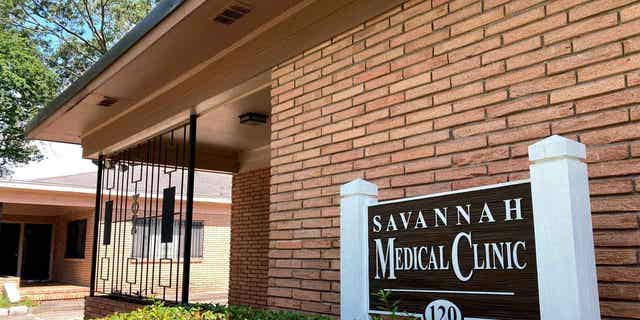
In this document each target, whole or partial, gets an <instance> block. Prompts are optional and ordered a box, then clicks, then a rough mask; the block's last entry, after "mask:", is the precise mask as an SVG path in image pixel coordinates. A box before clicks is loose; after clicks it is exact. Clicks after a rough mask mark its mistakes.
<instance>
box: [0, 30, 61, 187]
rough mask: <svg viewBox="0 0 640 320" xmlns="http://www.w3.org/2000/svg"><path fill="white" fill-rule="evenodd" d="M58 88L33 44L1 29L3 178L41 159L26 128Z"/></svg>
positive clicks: (0, 160)
mask: <svg viewBox="0 0 640 320" xmlns="http://www.w3.org/2000/svg"><path fill="white" fill-rule="evenodd" d="M57 87H58V83H57V77H56V75H55V74H54V73H53V72H52V71H51V70H49V68H48V67H47V66H46V65H45V64H44V63H43V62H42V60H41V59H40V55H39V54H38V52H37V50H36V49H35V45H34V44H33V42H32V41H31V40H30V39H28V38H27V37H25V36H24V35H22V34H20V33H19V32H16V31H14V30H11V29H6V28H0V177H3V176H6V175H7V174H10V173H11V170H10V167H12V166H15V165H17V164H25V163H28V162H29V161H33V160H37V159H40V158H41V157H42V156H41V155H40V153H39V152H38V149H37V146H35V145H34V144H33V143H31V142H29V141H27V140H26V136H25V132H24V126H25V125H26V123H27V122H28V121H29V120H30V119H31V118H32V117H33V116H34V115H35V114H36V112H37V111H38V110H39V109H40V108H41V107H42V106H43V105H44V104H45V103H46V102H47V101H48V100H49V99H51V97H53V95H54V94H55V92H56V89H57Z"/></svg>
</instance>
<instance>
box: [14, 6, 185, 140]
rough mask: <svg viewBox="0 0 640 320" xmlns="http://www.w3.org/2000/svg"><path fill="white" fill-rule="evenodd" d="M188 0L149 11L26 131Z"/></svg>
mask: <svg viewBox="0 0 640 320" xmlns="http://www.w3.org/2000/svg"><path fill="white" fill-rule="evenodd" d="M184 1H185V0H162V1H161V2H160V3H158V4H157V5H156V7H155V8H153V10H151V12H149V14H147V15H146V16H145V17H144V18H143V19H142V20H141V21H140V22H139V23H138V24H136V25H135V26H134V27H133V28H132V29H131V30H130V31H129V32H127V33H126V34H125V35H124V36H123V37H122V39H120V40H118V42H117V43H116V44H115V45H114V46H113V47H111V49H109V50H108V51H107V53H105V54H104V55H103V56H102V57H101V58H100V59H99V60H98V61H97V62H96V63H95V64H94V65H92V66H91V67H90V68H89V69H87V70H86V71H85V72H84V73H83V74H82V75H81V76H80V78H78V79H77V80H76V81H74V82H73V83H72V84H71V85H69V86H68V87H67V88H66V89H65V90H64V91H62V92H61V93H60V94H58V96H56V97H55V98H54V99H53V100H52V101H51V102H49V103H48V104H47V106H46V107H44V108H43V109H42V110H40V111H39V112H38V114H36V116H35V117H33V119H31V120H30V121H29V123H27V125H26V127H25V131H26V132H27V135H28V134H29V133H31V131H33V130H35V129H36V128H37V127H38V126H40V125H41V124H42V122H44V121H45V120H46V119H47V118H49V117H50V116H51V115H53V114H54V113H55V112H56V111H58V109H60V108H61V107H62V106H64V105H65V104H66V103H67V102H69V101H70V100H71V99H72V98H73V97H75V96H76V95H77V94H78V93H80V91H82V90H83V89H84V88H86V87H87V86H88V85H89V84H90V83H91V81H93V80H94V79H96V78H97V77H98V76H99V75H100V74H102V72H103V71H105V70H106V69H107V68H109V67H110V66H111V65H112V64H113V63H114V62H116V60H118V59H119V58H120V57H122V55H124V54H125V53H126V52H127V51H129V49H131V47H133V46H134V45H135V44H136V43H138V41H139V40H140V39H142V38H143V37H144V36H145V35H146V34H147V33H149V32H150V31H151V30H152V29H153V28H155V27H156V26H157V25H158V24H160V22H162V21H163V20H164V19H165V18H166V17H167V16H169V15H170V14H171V13H172V12H174V11H175V10H176V9H177V8H178V7H180V5H182V3H184Z"/></svg>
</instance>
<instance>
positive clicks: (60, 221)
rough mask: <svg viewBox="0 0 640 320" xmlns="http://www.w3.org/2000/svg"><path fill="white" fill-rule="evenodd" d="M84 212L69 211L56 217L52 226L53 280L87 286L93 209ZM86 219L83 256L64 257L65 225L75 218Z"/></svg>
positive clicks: (65, 243) (89, 273)
mask: <svg viewBox="0 0 640 320" xmlns="http://www.w3.org/2000/svg"><path fill="white" fill-rule="evenodd" d="M84 211H85V212H79V213H71V214H66V215H62V216H58V217H56V224H55V227H54V229H55V230H54V231H55V236H54V237H55V241H54V247H53V275H52V279H53V280H54V281H58V282H63V283H70V284H75V285H82V286H89V282H90V279H91V257H92V254H93V250H92V249H93V248H92V243H93V242H92V241H93V216H94V213H93V209H86V210H84ZM82 219H86V220H87V237H86V241H85V246H84V258H82V259H69V258H65V256H64V254H65V250H66V248H67V225H68V224H69V222H71V221H75V220H82Z"/></svg>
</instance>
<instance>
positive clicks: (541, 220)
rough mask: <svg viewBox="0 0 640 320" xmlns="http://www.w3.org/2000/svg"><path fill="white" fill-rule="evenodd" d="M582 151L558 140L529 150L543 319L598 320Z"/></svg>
mask: <svg viewBox="0 0 640 320" xmlns="http://www.w3.org/2000/svg"><path fill="white" fill-rule="evenodd" d="M585 158H586V148H585V146H584V145H583V144H581V143H579V142H576V141H573V140H569V139H566V138H563V137H560V136H551V137H549V138H546V139H544V140H542V141H540V142H538V143H535V144H533V145H531V146H529V160H530V161H531V167H530V169H531V192H532V197H533V212H534V227H535V237H536V241H535V243H536V252H537V254H536V255H537V267H538V288H539V290H540V295H539V296H540V312H541V319H543V320H551V319H581V320H596V319H600V307H599V300H598V283H597V278H596V266H595V253H594V248H593V230H592V227H591V206H590V204H589V181H588V175H587V165H586V164H585V163H584V162H583V160H584V159H585Z"/></svg>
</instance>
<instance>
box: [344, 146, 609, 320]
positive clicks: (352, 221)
mask: <svg viewBox="0 0 640 320" xmlns="http://www.w3.org/2000/svg"><path fill="white" fill-rule="evenodd" d="M585 158H586V149H585V146H584V145H583V144H581V143H578V142H575V141H572V140H569V139H566V138H563V137H560V136H552V137H549V138H546V139H544V140H542V141H540V142H538V143H535V144H533V145H531V146H530V147H529V160H530V161H531V167H530V173H531V180H530V185H531V199H532V207H533V218H534V219H533V220H534V221H533V229H534V233H535V246H536V248H535V252H536V267H537V279H538V298H539V304H540V308H539V310H540V319H543V320H556V319H581V320H596V319H600V308H599V299H598V284H597V278H596V267H595V253H594V248H593V231H592V226H591V208H590V204H589V203H590V202H589V181H588V174H587V166H586V164H585V163H584V162H583V160H584V159H585ZM467 192H470V191H467ZM454 193H458V194H459V193H464V191H456V192H454ZM340 195H341V201H340V222H341V223H340V317H341V319H343V320H364V319H368V317H369V315H368V313H369V294H370V292H369V267H368V263H369V262H368V261H369V256H368V255H369V252H368V250H369V247H368V232H369V230H368V226H369V221H368V219H369V218H368V217H369V206H371V205H374V204H377V203H378V202H377V195H378V188H377V187H376V185H374V184H372V183H370V182H367V181H364V180H362V179H357V180H354V181H352V182H350V183H347V184H345V185H342V186H341V188H340ZM402 201H404V200H398V201H397V202H402ZM376 206H379V205H376ZM374 222H375V221H374ZM374 231H375V230H374ZM425 303H429V301H425ZM486 308H492V306H491V305H487V306H486ZM476 309H477V308H476ZM462 312H463V313H464V310H462ZM536 313H537V312H536ZM416 316H420V315H416ZM465 319H471V318H468V317H465Z"/></svg>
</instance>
